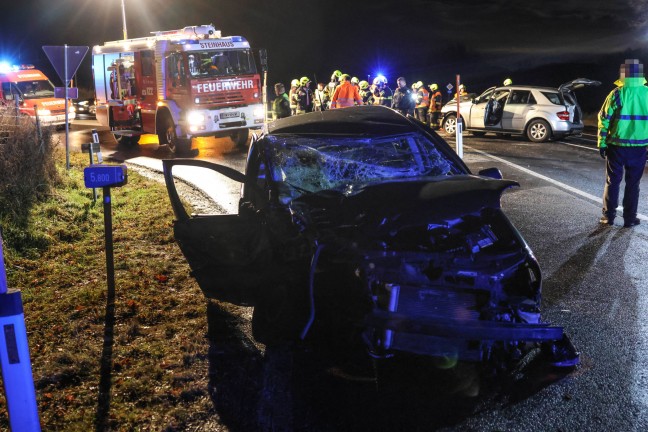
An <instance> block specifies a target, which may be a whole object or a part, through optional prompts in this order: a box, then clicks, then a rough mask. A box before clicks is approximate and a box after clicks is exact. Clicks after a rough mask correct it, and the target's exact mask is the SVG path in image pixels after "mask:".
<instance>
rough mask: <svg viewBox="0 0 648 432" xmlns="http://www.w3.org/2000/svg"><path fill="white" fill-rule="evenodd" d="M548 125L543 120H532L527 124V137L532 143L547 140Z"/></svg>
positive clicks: (548, 133)
mask: <svg viewBox="0 0 648 432" xmlns="http://www.w3.org/2000/svg"><path fill="white" fill-rule="evenodd" d="M549 135H550V132H549V125H548V124H547V122H545V121H544V120H533V121H532V122H531V124H529V127H528V130H527V136H528V137H529V139H530V140H531V141H533V142H544V141H547V139H549Z"/></svg>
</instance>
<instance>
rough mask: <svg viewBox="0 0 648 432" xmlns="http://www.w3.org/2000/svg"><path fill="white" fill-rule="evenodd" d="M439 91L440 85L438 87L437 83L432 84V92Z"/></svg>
mask: <svg viewBox="0 0 648 432" xmlns="http://www.w3.org/2000/svg"><path fill="white" fill-rule="evenodd" d="M438 89H439V86H438V85H436V83H435V84H432V85H430V90H432V91H434V90H438Z"/></svg>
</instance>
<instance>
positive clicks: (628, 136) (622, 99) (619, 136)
mask: <svg viewBox="0 0 648 432" xmlns="http://www.w3.org/2000/svg"><path fill="white" fill-rule="evenodd" d="M645 83H646V79H645V78H643V77H640V78H625V79H620V80H618V81H616V82H615V84H616V85H617V86H618V87H617V88H615V89H614V90H612V92H611V93H610V94H609V95H608V97H607V98H606V99H605V102H604V103H603V106H602V107H601V111H599V114H598V146H599V147H602V148H605V147H607V146H609V145H615V146H621V147H637V146H646V145H648V87H646V86H645V85H644V84H645Z"/></svg>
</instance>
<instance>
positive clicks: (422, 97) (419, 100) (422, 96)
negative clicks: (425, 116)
mask: <svg viewBox="0 0 648 432" xmlns="http://www.w3.org/2000/svg"><path fill="white" fill-rule="evenodd" d="M428 106H430V93H429V92H428V91H427V90H425V88H423V87H421V88H420V89H418V90H417V97H416V108H427V107H428Z"/></svg>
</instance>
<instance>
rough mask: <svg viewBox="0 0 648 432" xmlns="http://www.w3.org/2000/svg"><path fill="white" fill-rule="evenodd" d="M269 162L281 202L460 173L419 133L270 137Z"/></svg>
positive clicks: (350, 192) (347, 192)
mask: <svg viewBox="0 0 648 432" xmlns="http://www.w3.org/2000/svg"><path fill="white" fill-rule="evenodd" d="M267 140H268V141H269V142H270V145H269V146H268V148H267V156H268V164H269V169H270V174H271V176H272V180H273V181H274V182H275V184H277V185H278V186H279V195H280V199H281V200H282V201H283V202H288V201H291V200H293V199H295V198H297V197H299V196H300V195H303V194H305V193H313V192H318V191H322V190H327V189H335V190H338V191H340V192H343V193H345V194H348V195H350V194H352V193H354V191H356V190H357V189H358V187H359V186H362V185H364V184H367V183H375V182H380V181H389V180H396V179H407V178H413V177H421V176H439V175H450V174H456V173H458V171H457V170H456V169H455V168H454V167H453V163H452V162H451V161H450V160H449V159H448V158H446V156H444V155H443V154H442V153H441V152H439V151H438V150H437V149H436V147H435V146H434V144H433V143H432V142H431V141H429V140H428V139H427V138H425V137H424V136H422V135H419V134H415V133H413V134H407V135H398V136H392V137H384V136H383V137H378V138H348V137H344V138H331V137H325V138H318V137H303V136H291V135H282V136H268V137H267Z"/></svg>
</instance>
